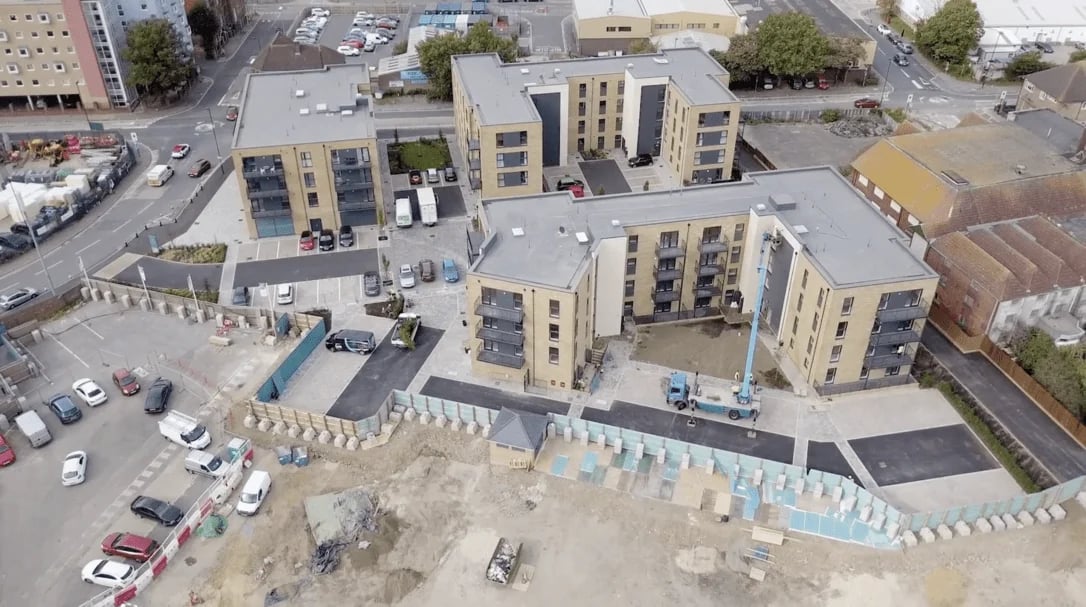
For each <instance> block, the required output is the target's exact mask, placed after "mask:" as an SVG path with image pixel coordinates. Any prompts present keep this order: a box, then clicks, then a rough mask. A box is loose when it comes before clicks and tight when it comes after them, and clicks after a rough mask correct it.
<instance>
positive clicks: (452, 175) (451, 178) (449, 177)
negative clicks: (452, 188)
mask: <svg viewBox="0 0 1086 607" xmlns="http://www.w3.org/2000/svg"><path fill="white" fill-rule="evenodd" d="M455 182H456V169H454V168H452V167H445V183H455Z"/></svg>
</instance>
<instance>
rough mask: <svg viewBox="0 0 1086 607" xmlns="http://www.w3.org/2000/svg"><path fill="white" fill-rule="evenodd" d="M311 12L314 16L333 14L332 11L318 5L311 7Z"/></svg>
mask: <svg viewBox="0 0 1086 607" xmlns="http://www.w3.org/2000/svg"><path fill="white" fill-rule="evenodd" d="M309 14H310V15H313V16H314V17H327V16H329V15H331V14H332V11H330V10H328V9H326V8H321V7H319V6H317V7H314V8H312V9H310V11H309Z"/></svg>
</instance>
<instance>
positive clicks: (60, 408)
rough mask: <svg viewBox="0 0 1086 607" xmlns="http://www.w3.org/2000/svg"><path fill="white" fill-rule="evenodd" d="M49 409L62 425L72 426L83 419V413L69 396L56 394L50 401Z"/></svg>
mask: <svg viewBox="0 0 1086 607" xmlns="http://www.w3.org/2000/svg"><path fill="white" fill-rule="evenodd" d="M49 409H50V410H51V411H52V412H53V413H55V414H56V416H57V419H59V420H60V423H62V424H65V425H67V424H72V423H75V422H77V421H79V420H81V419H83V411H81V410H80V409H79V406H78V405H76V404H75V401H74V400H72V397H70V396H68V395H67V394H56V395H54V396H53V397H52V398H50V399H49Z"/></svg>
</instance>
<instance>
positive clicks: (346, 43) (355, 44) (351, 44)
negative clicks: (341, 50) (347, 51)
mask: <svg viewBox="0 0 1086 607" xmlns="http://www.w3.org/2000/svg"><path fill="white" fill-rule="evenodd" d="M339 44H340V45H341V46H349V47H351V48H365V47H366V43H365V42H362V41H361V40H343V41H341V42H340V43H339Z"/></svg>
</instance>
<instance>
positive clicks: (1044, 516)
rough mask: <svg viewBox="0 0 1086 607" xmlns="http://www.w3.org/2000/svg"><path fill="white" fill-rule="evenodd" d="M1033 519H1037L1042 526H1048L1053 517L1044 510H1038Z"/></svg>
mask: <svg viewBox="0 0 1086 607" xmlns="http://www.w3.org/2000/svg"><path fill="white" fill-rule="evenodd" d="M1033 518H1035V519H1037V522H1038V523H1041V524H1042V525H1047V524H1049V523H1051V522H1052V515H1051V514H1049V513H1048V510H1045V509H1044V508H1038V509H1037V511H1036V512H1034V513H1033Z"/></svg>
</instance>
